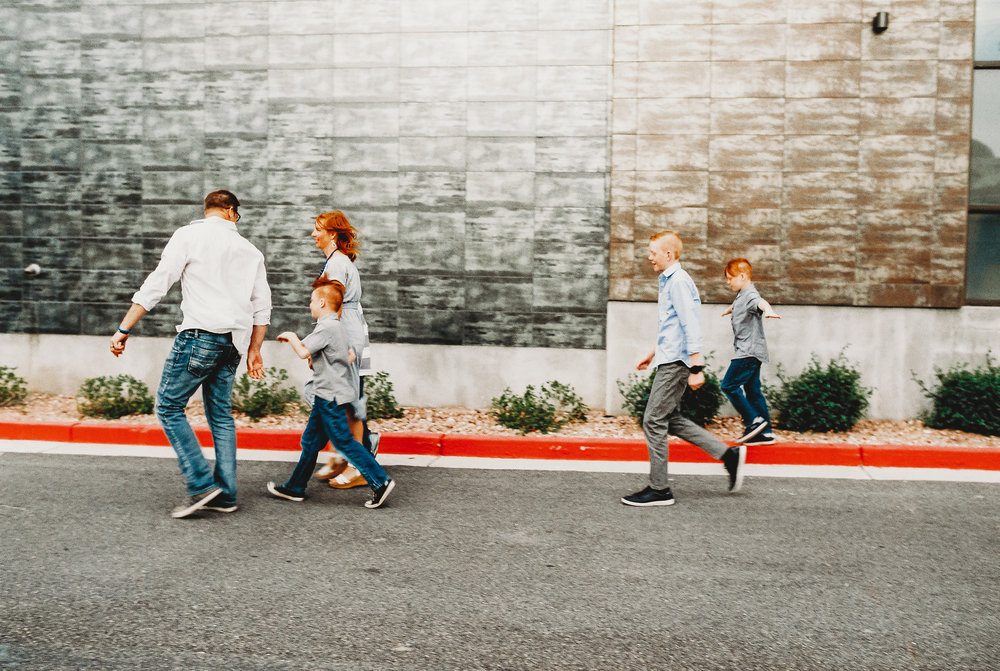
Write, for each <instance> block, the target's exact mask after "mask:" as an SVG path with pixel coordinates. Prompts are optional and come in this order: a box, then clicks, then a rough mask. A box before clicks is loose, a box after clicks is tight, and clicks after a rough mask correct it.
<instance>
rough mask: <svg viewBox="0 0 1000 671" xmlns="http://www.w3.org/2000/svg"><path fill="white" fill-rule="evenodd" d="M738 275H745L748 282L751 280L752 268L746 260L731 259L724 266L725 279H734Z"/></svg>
mask: <svg viewBox="0 0 1000 671" xmlns="http://www.w3.org/2000/svg"><path fill="white" fill-rule="evenodd" d="M740 273H743V274H744V275H746V276H747V279H748V280H752V279H753V266H751V265H750V262H749V261H747V260H746V259H742V258H741V259H732V260H731V261H730V262H729V263H727V264H726V276H727V277H736V276H737V275H739V274H740Z"/></svg>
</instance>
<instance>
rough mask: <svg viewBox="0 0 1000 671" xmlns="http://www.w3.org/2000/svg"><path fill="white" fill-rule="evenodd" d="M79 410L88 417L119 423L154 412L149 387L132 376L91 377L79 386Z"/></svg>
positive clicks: (77, 404)
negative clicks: (119, 420) (116, 420)
mask: <svg viewBox="0 0 1000 671" xmlns="http://www.w3.org/2000/svg"><path fill="white" fill-rule="evenodd" d="M77 396H78V398H77V399H76V407H77V410H79V411H80V414H81V415H83V416H85V417H103V418H105V419H118V418H119V417H124V416H125V415H148V414H149V413H151V412H153V397H152V396H150V394H149V387H147V386H146V384H145V383H144V382H141V381H139V380H137V379H135V378H134V377H132V376H131V375H115V376H113V377H92V378H90V379H89V380H85V381H84V383H83V384H82V385H81V386H80V391H79V393H78V394H77Z"/></svg>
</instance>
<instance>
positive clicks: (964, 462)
mask: <svg viewBox="0 0 1000 671" xmlns="http://www.w3.org/2000/svg"><path fill="white" fill-rule="evenodd" d="M861 463H863V464H864V465H865V466H872V467H879V468H963V469H971V470H976V471H1000V448H995V447H977V448H974V449H970V448H966V447H957V446H942V447H924V446H920V445H864V446H862V448H861Z"/></svg>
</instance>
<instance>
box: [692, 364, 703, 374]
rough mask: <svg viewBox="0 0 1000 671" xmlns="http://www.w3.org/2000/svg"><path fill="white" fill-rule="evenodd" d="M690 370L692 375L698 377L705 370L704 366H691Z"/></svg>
mask: <svg viewBox="0 0 1000 671" xmlns="http://www.w3.org/2000/svg"><path fill="white" fill-rule="evenodd" d="M688 370H690V371H691V374H692V375H697V374H698V373H700V372H701V371H703V370H705V367H704V366H691V367H690V368H689V369H688Z"/></svg>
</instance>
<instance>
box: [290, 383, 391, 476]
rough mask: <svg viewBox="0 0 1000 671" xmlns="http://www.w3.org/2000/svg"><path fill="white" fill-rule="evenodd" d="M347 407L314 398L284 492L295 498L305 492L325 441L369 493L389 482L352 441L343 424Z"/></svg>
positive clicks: (371, 460)
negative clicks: (296, 459) (358, 476)
mask: <svg viewBox="0 0 1000 671" xmlns="http://www.w3.org/2000/svg"><path fill="white" fill-rule="evenodd" d="M350 407H351V404H350V403H345V404H344V405H337V404H336V403H334V402H333V401H327V400H325V399H322V398H320V397H318V396H317V397H316V398H315V400H314V401H313V406H312V411H311V412H310V413H309V421H307V422H306V428H305V429H304V430H303V431H302V440H301V445H302V454H301V455H300V456H299V463H298V464H296V465H295V470H294V471H293V472H292V477H290V478H289V479H288V482H286V483H285V484H284V487H285V489H287V490H288V491H290V492H293V493H295V494H299V495H301V494H304V493H305V491H306V485H307V484H309V478H310V477H312V474H313V471H314V470H315V469H316V455H318V454H319V451H320V450H322V449H323V448H324V447H325V446H326V442H327V441H328V440H329V441H330V442H331V443H333V446H334V447H335V448H337V450H338V451H339V452H340V453H341V454H343V455H344V458H346V459H347V461H349V462H350V463H351V465H352V466H354V467H355V468H356V469H358V471H359V472H360V473H361V475H363V476H364V478H365V480H367V481H368V486H369V487H371V488H372V489H373V490H375V489H378V488H379V487H381V486H382V485H384V484H385V483H386V482H387V481H388V480H389V476H388V475H387V474H386V472H385V470H384V469H383V468H382V466H380V465H379V463H378V462H377V461H375V457H373V456H372V454H371V452H369V451H368V450H366V449H365V446H364V445H362V444H361V443H359V442H358V441H356V440H354V436H353V435H352V434H351V427H350V426H349V425H348V423H347V409H348V408H350Z"/></svg>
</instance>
